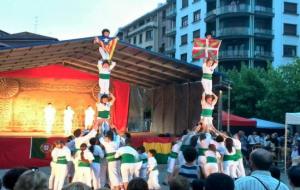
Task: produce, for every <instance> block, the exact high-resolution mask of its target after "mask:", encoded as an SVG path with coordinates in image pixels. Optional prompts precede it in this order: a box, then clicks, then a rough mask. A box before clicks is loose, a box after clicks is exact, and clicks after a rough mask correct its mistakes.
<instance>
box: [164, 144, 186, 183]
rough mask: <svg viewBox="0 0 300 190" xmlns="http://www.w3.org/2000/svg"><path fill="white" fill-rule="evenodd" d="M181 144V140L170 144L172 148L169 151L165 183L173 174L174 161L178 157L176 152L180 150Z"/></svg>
mask: <svg viewBox="0 0 300 190" xmlns="http://www.w3.org/2000/svg"><path fill="white" fill-rule="evenodd" d="M181 145H182V142H181V140H178V141H177V142H176V143H175V144H174V145H173V146H172V150H171V153H170V155H169V157H168V162H167V177H166V181H165V184H167V182H168V181H170V179H171V177H172V175H173V172H174V169H175V165H176V161H177V158H178V154H179V152H180V148H181Z"/></svg>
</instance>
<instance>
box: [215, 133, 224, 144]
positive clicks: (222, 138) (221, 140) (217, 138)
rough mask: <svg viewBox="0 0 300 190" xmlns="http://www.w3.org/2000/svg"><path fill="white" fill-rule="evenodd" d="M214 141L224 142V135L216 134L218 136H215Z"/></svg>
mask: <svg viewBox="0 0 300 190" xmlns="http://www.w3.org/2000/svg"><path fill="white" fill-rule="evenodd" d="M216 141H217V142H218V143H220V142H224V137H223V136H222V135H218V136H217V137H216Z"/></svg>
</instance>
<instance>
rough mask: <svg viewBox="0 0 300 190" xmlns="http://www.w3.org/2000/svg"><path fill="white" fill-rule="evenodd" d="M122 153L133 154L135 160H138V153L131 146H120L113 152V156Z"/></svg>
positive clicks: (119, 155) (117, 156)
mask: <svg viewBox="0 0 300 190" xmlns="http://www.w3.org/2000/svg"><path fill="white" fill-rule="evenodd" d="M123 154H130V155H132V156H134V158H135V160H136V161H139V153H138V152H137V151H136V150H135V149H134V148H132V147H131V146H123V147H120V148H119V149H118V150H117V152H116V154H115V158H119V157H121V156H122V155H123Z"/></svg>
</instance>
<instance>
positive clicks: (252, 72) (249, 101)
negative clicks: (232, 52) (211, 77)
mask: <svg viewBox="0 0 300 190" xmlns="http://www.w3.org/2000/svg"><path fill="white" fill-rule="evenodd" d="M225 73H226V75H227V76H228V78H229V80H231V81H232V90H231V112H232V113H234V114H237V115H241V116H244V117H257V118H263V119H267V120H273V121H278V122H284V116H285V113H286V112H297V111H298V112H299V111H300V60H296V61H295V63H293V64H288V65H284V66H281V67H279V68H273V67H268V68H267V69H262V68H247V67H245V66H243V67H242V68H241V70H240V71H237V70H236V69H234V70H229V71H227V72H225ZM226 94H227V93H225V95H226ZM223 102H224V107H225V108H226V107H227V97H226V96H225V100H224V101H223Z"/></svg>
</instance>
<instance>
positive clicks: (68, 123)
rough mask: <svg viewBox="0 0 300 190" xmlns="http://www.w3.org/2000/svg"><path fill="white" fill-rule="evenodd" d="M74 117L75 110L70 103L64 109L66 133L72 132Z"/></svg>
mask: <svg viewBox="0 0 300 190" xmlns="http://www.w3.org/2000/svg"><path fill="white" fill-rule="evenodd" d="M73 117H74V111H73V110H72V108H71V106H69V105H68V106H67V107H66V109H65V111H64V130H65V135H71V134H72V125H73Z"/></svg>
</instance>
